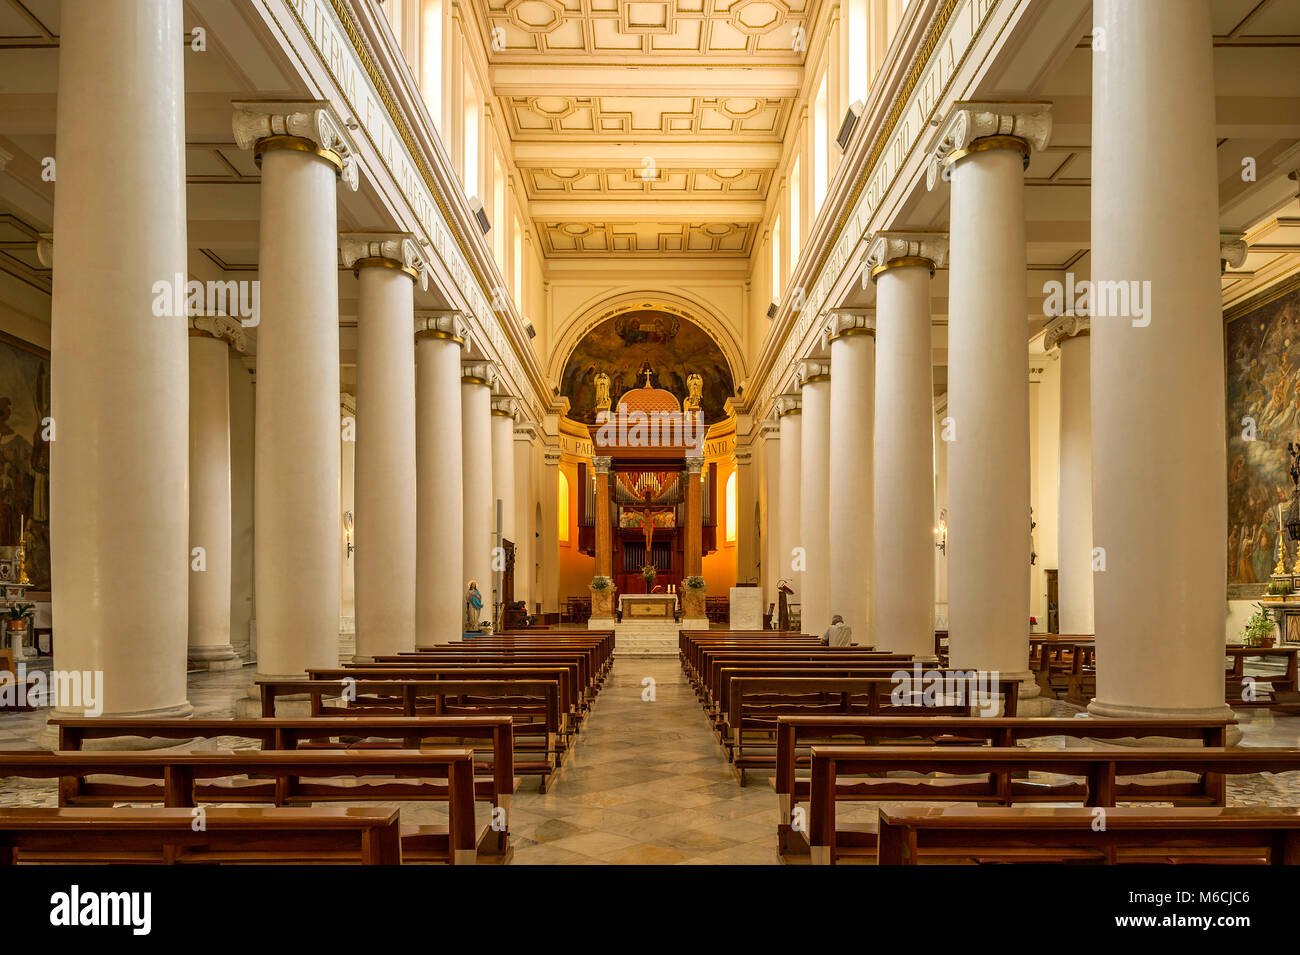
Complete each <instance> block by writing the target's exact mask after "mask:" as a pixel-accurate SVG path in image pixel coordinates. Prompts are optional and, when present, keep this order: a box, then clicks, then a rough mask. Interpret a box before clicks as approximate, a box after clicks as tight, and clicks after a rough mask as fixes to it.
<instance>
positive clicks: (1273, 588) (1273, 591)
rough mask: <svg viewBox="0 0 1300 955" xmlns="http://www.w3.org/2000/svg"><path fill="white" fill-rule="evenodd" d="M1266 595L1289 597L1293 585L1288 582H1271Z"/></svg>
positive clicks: (1265, 591) (1266, 589)
mask: <svg viewBox="0 0 1300 955" xmlns="http://www.w3.org/2000/svg"><path fill="white" fill-rule="evenodd" d="M1264 593H1266V594H1267V595H1268V596H1270V597H1288V596H1290V595H1291V583H1290V581H1287V580H1270V581H1269V582H1268V587H1266V588H1265V590H1264Z"/></svg>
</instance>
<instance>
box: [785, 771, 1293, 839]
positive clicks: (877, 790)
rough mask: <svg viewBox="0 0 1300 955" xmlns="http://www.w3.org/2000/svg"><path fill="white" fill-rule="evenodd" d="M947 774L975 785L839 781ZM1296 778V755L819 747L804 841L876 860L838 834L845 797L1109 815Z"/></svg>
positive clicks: (865, 834) (1208, 801) (1210, 799)
mask: <svg viewBox="0 0 1300 955" xmlns="http://www.w3.org/2000/svg"><path fill="white" fill-rule="evenodd" d="M899 771H903V772H909V773H923V774H932V773H942V774H946V775H951V776H964V777H974V778H969V779H957V780H951V779H943V778H938V779H936V778H933V777H924V776H923V777H915V776H909V777H906V778H900V777H893V778H872V779H863V780H861V781H859V782H857V783H852V784H846V783H843V782H840V781H839V780H840V777H841V776H873V777H879V776H882V775H884V774H887V773H890V772H899ZM1030 771H1036V772H1044V773H1057V774H1061V775H1065V776H1071V777H1082V778H1083V780H1084V782H1082V783H1078V782H1070V783H1050V782H1045V781H1035V780H1031V779H1028V778H1025V774H1026V773H1027V772H1030ZM1174 771H1177V772H1184V773H1194V774H1196V775H1197V776H1198V777H1199V778H1198V779H1197V780H1196V781H1194V782H1184V781H1181V780H1177V781H1174V780H1151V781H1147V782H1140V781H1134V780H1130V781H1129V782H1127V783H1121V782H1119V781H1118V780H1119V778H1120V777H1133V776H1141V775H1145V774H1149V773H1167V772H1174ZM1297 771H1300V749H1263V748H1260V749H1255V748H1251V749H1232V748H1221V747H1206V748H1203V749H1198V748H1190V747H1188V748H1181V747H1180V748H1150V749H1145V748H1137V747H1133V748H1127V747H1124V748H1120V747H1117V748H1113V749H1104V750H1101V749H1096V750H1089V749H1071V750H1034V749H1025V748H1023V747H1019V746H1010V747H1003V746H972V747H965V746H813V748H812V781H811V785H810V790H809V812H808V842H809V847H810V852H811V856H812V861H813V862H814V863H816V864H834V862H835V858H836V856H837V854H838V853H839V852H841V851H849V852H853V851H862V850H866V851H869V852H870V851H874V849H875V839H876V836H875V833H873V832H870V831H869V830H863V829H861V828H860V827H844V828H842V829H837V827H836V824H835V803H836V800H837V799H838V798H840V796H841V795H842V794H845V793H847V794H849V795H851V796H852V797H854V798H857V799H867V800H873V801H875V800H879V801H884V802H893V801H898V800H909V799H910V800H920V801H924V802H991V803H997V804H1000V805H1008V806H1009V805H1011V804H1012V803H1020V802H1043V801H1046V802H1082V803H1083V804H1084V805H1085V806H1101V807H1111V806H1114V805H1115V804H1116V802H1118V801H1123V802H1172V803H1174V804H1176V805H1180V806H1181V805H1201V806H1222V805H1223V804H1224V800H1225V785H1224V781H1225V777H1226V776H1228V775H1234V774H1242V773H1280V772H1297Z"/></svg>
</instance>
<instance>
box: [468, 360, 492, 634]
mask: <svg viewBox="0 0 1300 955" xmlns="http://www.w3.org/2000/svg"><path fill="white" fill-rule="evenodd" d="M495 381H496V369H495V368H493V367H492V365H491V364H490V363H488V362H485V361H467V362H462V364H461V378H460V434H461V481H462V483H463V489H462V500H463V501H464V503H465V511H464V513H465V530H464V538H463V541H464V555H465V556H464V569H463V570H462V572H461V573H462V576H463V577H464V580H462V581H461V582H460V586H461V592H462V593H463V592H464V591H465V588H466V587H467V586H468V584H469V581H471V580H473V581H476V582H477V583H478V589H479V593H480V594H482V595H483V609H482V610H481V611H480V618H481V619H483V620H491V619H492V580H493V576H492V545H493V536H492V535H493V528H494V527H495V520H494V508H493V504H492V492H493V488H492V385H493V383H494V382H495Z"/></svg>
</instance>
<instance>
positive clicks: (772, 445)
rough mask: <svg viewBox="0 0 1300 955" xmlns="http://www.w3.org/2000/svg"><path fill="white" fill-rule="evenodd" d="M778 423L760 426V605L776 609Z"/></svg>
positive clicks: (779, 431)
mask: <svg viewBox="0 0 1300 955" xmlns="http://www.w3.org/2000/svg"><path fill="white" fill-rule="evenodd" d="M781 505H782V502H781V426H780V424H779V423H777V422H771V423H769V424H766V425H764V426H763V534H764V541H763V553H762V557H761V559H762V561H763V575H762V576H763V606H764V607H766V606H767V605H768V604H772V605H773V613H775V612H776V610H775V604H776V601H777V592H776V586H777V581H778V580H779V579H780V578H781V567H782V565H781V534H780V526H781Z"/></svg>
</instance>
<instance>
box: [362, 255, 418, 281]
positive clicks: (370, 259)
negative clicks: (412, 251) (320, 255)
mask: <svg viewBox="0 0 1300 955" xmlns="http://www.w3.org/2000/svg"><path fill="white" fill-rule="evenodd" d="M366 268H371V269H396V270H397V271H399V272H402V273H404V274H405V275H406V277H407V278H409V279H410V280H411V281H412V282H414V281H416V280H417V279H418V278H419V277H420V275H419V273H418V272H416V271H415V269H413V268H411V267H409V266H407V265H403V264H402V263H401V262H398V261H396V260H394V259H386V258H384V257H383V256H382V255H367V256H365V257H363V258H360V259H357V260H356V261H355V262H353V263H352V274H353V275H357V274H358V273H359V272H360V271H361V270H362V269H366Z"/></svg>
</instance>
